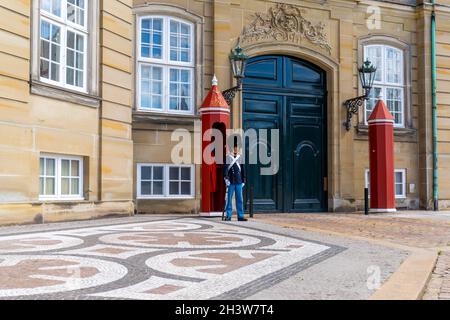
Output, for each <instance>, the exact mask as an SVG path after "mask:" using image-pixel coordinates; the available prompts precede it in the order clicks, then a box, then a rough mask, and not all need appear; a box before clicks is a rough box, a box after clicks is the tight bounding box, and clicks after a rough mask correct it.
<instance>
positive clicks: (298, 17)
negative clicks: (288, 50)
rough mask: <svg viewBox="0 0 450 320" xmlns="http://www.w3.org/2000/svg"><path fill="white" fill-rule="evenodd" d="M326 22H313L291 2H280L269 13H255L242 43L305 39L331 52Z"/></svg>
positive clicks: (243, 35) (242, 38) (244, 32)
mask: <svg viewBox="0 0 450 320" xmlns="http://www.w3.org/2000/svg"><path fill="white" fill-rule="evenodd" d="M324 29H325V24H324V23H322V22H319V23H317V24H313V23H312V22H311V21H308V20H306V19H305V18H304V17H303V15H302V10H301V9H299V8H298V7H296V6H293V5H291V4H284V3H279V4H277V5H276V6H274V7H272V8H270V9H269V12H267V13H255V14H254V19H253V21H252V22H251V23H250V25H249V26H247V27H245V28H244V31H243V32H242V35H241V42H242V44H250V43H254V42H260V41H265V40H266V41H267V40H276V41H282V42H294V43H300V42H301V41H302V40H303V39H306V40H308V41H309V42H311V43H313V44H315V45H317V46H319V47H321V48H323V49H325V50H327V51H328V53H331V45H330V43H329V42H328V39H327V34H326V32H325V30H324Z"/></svg>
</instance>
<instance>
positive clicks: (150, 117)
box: [133, 110, 201, 125]
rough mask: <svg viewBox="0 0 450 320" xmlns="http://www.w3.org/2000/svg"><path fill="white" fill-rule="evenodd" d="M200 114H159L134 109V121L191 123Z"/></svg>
mask: <svg viewBox="0 0 450 320" xmlns="http://www.w3.org/2000/svg"><path fill="white" fill-rule="evenodd" d="M200 119H201V116H200V115H194V114H161V113H153V112H148V111H139V110H137V111H134V112H133V122H134V123H157V124H161V123H164V124H186V125H192V124H193V123H194V121H195V120H200Z"/></svg>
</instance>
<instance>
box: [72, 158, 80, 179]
mask: <svg viewBox="0 0 450 320" xmlns="http://www.w3.org/2000/svg"><path fill="white" fill-rule="evenodd" d="M78 176H80V161H77V160H72V177H78Z"/></svg>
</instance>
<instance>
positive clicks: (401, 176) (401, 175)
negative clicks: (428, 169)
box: [365, 169, 406, 199]
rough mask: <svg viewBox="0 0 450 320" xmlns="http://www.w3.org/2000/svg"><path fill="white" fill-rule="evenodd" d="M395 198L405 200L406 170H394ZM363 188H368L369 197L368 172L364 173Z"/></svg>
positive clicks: (367, 170)
mask: <svg viewBox="0 0 450 320" xmlns="http://www.w3.org/2000/svg"><path fill="white" fill-rule="evenodd" d="M394 174H395V198H396V199H405V198H406V169H396V170H395V172H394ZM365 187H366V188H369V195H370V170H369V169H366V171H365Z"/></svg>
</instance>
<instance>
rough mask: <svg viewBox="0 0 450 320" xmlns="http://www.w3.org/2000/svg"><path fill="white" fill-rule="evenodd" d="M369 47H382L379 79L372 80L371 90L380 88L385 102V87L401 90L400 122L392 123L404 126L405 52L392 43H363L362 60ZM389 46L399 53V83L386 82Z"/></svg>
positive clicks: (365, 116)
mask: <svg viewBox="0 0 450 320" xmlns="http://www.w3.org/2000/svg"><path fill="white" fill-rule="evenodd" d="M371 47H381V48H382V64H383V66H382V68H383V69H382V72H381V81H377V80H375V81H374V84H373V88H372V90H374V89H375V87H377V88H381V93H382V95H383V99H384V101H385V102H386V99H387V93H386V90H387V88H395V89H400V90H401V97H402V110H401V122H400V123H394V127H396V128H404V127H405V110H406V103H407V99H406V91H407V90H406V77H405V52H404V51H403V50H402V49H399V48H397V47H395V46H392V45H387V44H381V43H380V44H367V45H364V50H363V51H364V56H363V60H364V61H365V60H366V57H367V51H368V49H369V48H371ZM387 48H390V49H394V50H396V51H397V52H399V53H400V57H401V58H400V72H401V74H400V78H401V83H400V84H398V83H390V82H387V81H386V79H387V76H386V74H387V68H386V67H385V64H386V49H387ZM376 67H377V68H379V66H376ZM367 112H368V111H367V101H366V102H365V103H364V124H365V125H368V122H367V120H368V117H367Z"/></svg>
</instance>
